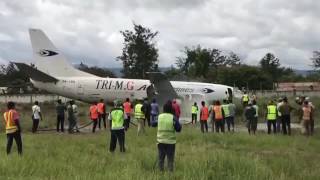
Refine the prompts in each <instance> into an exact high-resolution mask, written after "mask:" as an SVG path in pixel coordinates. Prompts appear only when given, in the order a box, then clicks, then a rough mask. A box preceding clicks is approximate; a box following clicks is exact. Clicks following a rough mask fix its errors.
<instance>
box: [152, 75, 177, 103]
mask: <svg viewBox="0 0 320 180" xmlns="http://www.w3.org/2000/svg"><path fill="white" fill-rule="evenodd" d="M147 74H148V76H149V79H150V81H151V83H152V84H153V88H154V89H153V90H154V91H153V98H156V99H157V100H158V102H160V103H161V102H163V103H165V102H166V101H167V100H172V99H175V98H178V95H177V93H176V91H175V90H174V88H173V87H172V85H171V83H170V81H169V80H168V78H167V77H166V76H165V75H164V74H163V73H161V72H148V73H147ZM151 96H152V94H151V93H148V97H149V98H150V97H151ZM161 104H162V103H161Z"/></svg>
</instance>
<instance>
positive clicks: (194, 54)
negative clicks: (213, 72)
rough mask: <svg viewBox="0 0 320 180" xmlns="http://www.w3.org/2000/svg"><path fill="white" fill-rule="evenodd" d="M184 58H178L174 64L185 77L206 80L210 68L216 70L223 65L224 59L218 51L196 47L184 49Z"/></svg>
mask: <svg viewBox="0 0 320 180" xmlns="http://www.w3.org/2000/svg"><path fill="white" fill-rule="evenodd" d="M183 53H184V56H185V57H178V58H177V61H176V64H177V66H178V67H179V69H180V70H181V71H182V72H183V73H184V74H185V75H187V76H191V77H203V78H206V77H207V75H208V72H209V70H210V69H211V68H218V66H221V65H223V64H224V63H225V59H226V58H225V57H224V56H222V55H221V51H220V50H218V49H207V48H202V47H201V46H200V45H198V46H197V47H195V48H188V47H185V49H184V51H183Z"/></svg>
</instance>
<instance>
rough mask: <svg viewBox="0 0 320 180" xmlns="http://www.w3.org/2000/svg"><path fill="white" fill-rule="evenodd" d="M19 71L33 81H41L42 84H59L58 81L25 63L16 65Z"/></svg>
mask: <svg viewBox="0 0 320 180" xmlns="http://www.w3.org/2000/svg"><path fill="white" fill-rule="evenodd" d="M14 64H15V65H16V66H17V67H18V69H19V71H21V72H22V73H24V74H26V75H27V76H28V77H30V78H31V79H32V80H35V81H41V82H58V79H56V78H54V77H52V76H49V75H48V74H46V73H44V72H42V71H39V70H37V69H36V68H35V67H32V66H29V65H27V64H25V63H14Z"/></svg>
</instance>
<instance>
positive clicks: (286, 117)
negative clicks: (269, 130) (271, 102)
mask: <svg viewBox="0 0 320 180" xmlns="http://www.w3.org/2000/svg"><path fill="white" fill-rule="evenodd" d="M278 110H279V112H280V113H281V121H282V133H283V134H284V135H286V134H288V135H291V125H290V123H291V117H290V114H291V111H292V110H293V108H292V107H291V106H290V104H289V103H288V99H287V97H285V98H283V103H282V104H281V105H280V106H279V108H278Z"/></svg>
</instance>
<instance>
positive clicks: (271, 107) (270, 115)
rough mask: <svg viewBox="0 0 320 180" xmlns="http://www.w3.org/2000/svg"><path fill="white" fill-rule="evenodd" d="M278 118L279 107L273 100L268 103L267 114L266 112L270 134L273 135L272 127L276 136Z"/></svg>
mask: <svg viewBox="0 0 320 180" xmlns="http://www.w3.org/2000/svg"><path fill="white" fill-rule="evenodd" d="M277 116H278V111H277V106H276V105H275V104H274V103H273V101H272V100H271V101H269V103H268V106H267V112H266V119H267V127H268V134H271V125H272V127H273V133H274V134H276V133H277V131H276V121H277Z"/></svg>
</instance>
